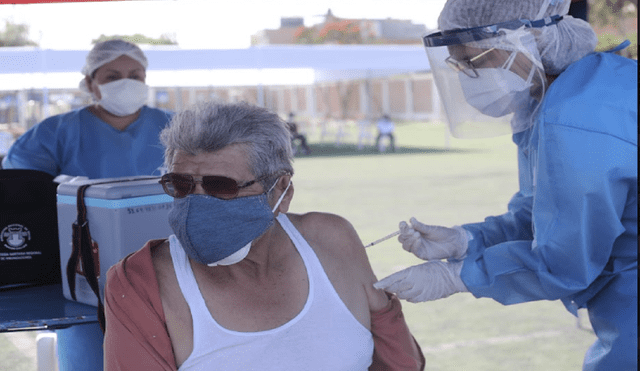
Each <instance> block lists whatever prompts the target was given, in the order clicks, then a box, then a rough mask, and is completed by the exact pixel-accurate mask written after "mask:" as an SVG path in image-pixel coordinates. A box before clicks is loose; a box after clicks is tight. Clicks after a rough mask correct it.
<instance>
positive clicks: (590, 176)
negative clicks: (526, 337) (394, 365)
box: [376, 0, 638, 370]
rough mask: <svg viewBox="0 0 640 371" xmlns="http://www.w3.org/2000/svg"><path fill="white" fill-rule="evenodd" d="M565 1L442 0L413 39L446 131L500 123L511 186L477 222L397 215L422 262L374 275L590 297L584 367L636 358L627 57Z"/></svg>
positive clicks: (632, 97)
mask: <svg viewBox="0 0 640 371" xmlns="http://www.w3.org/2000/svg"><path fill="white" fill-rule="evenodd" d="M569 5H570V0H564V1H562V0H561V1H558V0H517V1H516V0H449V1H448V2H447V3H446V4H445V6H444V9H443V10H442V13H441V14H440V17H439V19H438V23H439V28H440V29H441V30H443V31H442V32H437V33H434V34H431V35H428V36H426V37H425V38H424V43H425V46H426V50H427V55H428V57H429V61H430V64H431V67H432V69H433V71H434V76H435V80H436V84H437V87H438V90H439V93H440V95H441V97H442V99H443V102H444V105H445V108H446V110H447V117H448V121H449V126H450V129H451V132H452V134H453V135H454V136H456V137H481V136H492V135H496V134H501V133H505V131H507V132H511V133H512V134H513V141H514V142H515V143H516V145H517V147H518V165H519V166H518V167H519V184H520V189H519V191H518V192H517V193H516V194H515V195H514V196H513V197H512V199H511V200H510V202H509V205H508V211H507V212H506V213H505V214H503V215H499V216H491V217H488V218H486V219H485V220H484V222H480V223H475V224H466V225H463V226H456V227H453V228H446V227H440V226H431V225H424V224H422V223H420V222H418V221H417V220H416V219H415V218H412V219H411V222H410V225H408V224H406V223H404V222H401V223H400V229H401V234H400V236H399V241H400V242H401V243H402V247H403V248H404V249H405V250H407V251H410V252H412V253H414V254H415V255H416V256H418V257H420V258H422V259H423V260H430V261H429V262H427V263H423V264H420V265H416V266H413V267H409V268H407V269H405V270H402V271H400V272H396V273H394V274H392V275H391V276H389V277H387V278H385V279H383V280H381V281H380V282H378V283H376V287H378V288H385V289H386V290H387V291H391V292H395V293H396V294H397V295H398V296H399V297H400V298H402V299H406V300H409V301H411V302H422V301H427V300H436V299H439V298H444V297H447V296H449V295H451V294H454V293H457V292H465V291H470V292H471V293H472V294H473V295H474V296H476V297H489V298H493V299H495V300H497V301H498V302H500V303H503V304H505V305H506V304H515V303H520V302H526V301H532V300H557V299H561V300H562V302H563V303H564V305H565V306H566V308H567V309H568V310H569V311H571V312H572V313H574V314H576V310H577V309H578V308H587V309H588V312H589V319H590V321H591V324H592V326H593V329H594V331H595V334H596V335H597V337H598V339H597V341H596V342H595V343H594V344H593V345H592V346H591V347H590V349H589V350H588V351H587V353H586V356H585V359H584V365H583V369H584V370H636V369H637V350H638V333H637V331H638V323H637V318H638V317H637V316H638V307H637V300H638V288H637V282H638V183H637V179H638V175H637V163H638V158H637V157H638V146H637V139H638V119H637V117H638V116H637V114H638V113H637V105H638V102H637V99H638V92H637V88H638V71H637V61H635V60H631V59H627V58H624V57H621V56H618V55H616V54H614V53H612V52H605V53H594V49H595V45H596V41H597V39H596V35H595V33H594V32H593V30H592V29H591V27H590V26H589V24H588V23H586V22H584V21H582V20H579V19H576V18H573V17H571V16H567V15H566V14H567V11H568V9H569ZM563 15H564V17H562V16H563ZM619 48H620V47H619ZM443 259H448V260H447V261H444V260H443Z"/></svg>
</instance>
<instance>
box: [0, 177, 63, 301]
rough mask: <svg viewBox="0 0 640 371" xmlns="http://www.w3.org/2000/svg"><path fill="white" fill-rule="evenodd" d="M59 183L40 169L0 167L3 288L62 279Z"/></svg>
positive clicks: (0, 282) (0, 281) (0, 271)
mask: <svg viewBox="0 0 640 371" xmlns="http://www.w3.org/2000/svg"><path fill="white" fill-rule="evenodd" d="M56 186H57V184H56V183H55V182H54V181H53V176H51V175H49V174H47V173H44V172H42V171H37V170H19V169H7V170H0V289H7V288H14V287H23V286H35V285H53V284H60V283H61V282H62V279H61V274H60V247H59V246H60V245H59V240H58V214H57V209H56Z"/></svg>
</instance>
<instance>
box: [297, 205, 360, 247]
mask: <svg viewBox="0 0 640 371" xmlns="http://www.w3.org/2000/svg"><path fill="white" fill-rule="evenodd" d="M288 216H289V218H290V220H291V222H292V223H293V224H294V225H295V226H296V228H297V229H298V230H299V231H300V232H301V233H302V235H303V236H304V237H305V239H307V242H309V244H311V245H312V246H314V247H319V248H322V249H329V250H335V252H336V253H341V254H351V253H354V252H357V251H359V250H364V247H363V246H362V242H361V241H360V238H359V237H358V233H357V232H356V230H355V228H354V227H353V225H352V224H351V222H349V221H348V220H347V219H345V218H344V217H342V216H340V215H336V214H331V213H323V212H310V213H306V214H301V215H296V214H288Z"/></svg>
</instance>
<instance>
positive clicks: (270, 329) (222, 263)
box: [105, 103, 424, 371]
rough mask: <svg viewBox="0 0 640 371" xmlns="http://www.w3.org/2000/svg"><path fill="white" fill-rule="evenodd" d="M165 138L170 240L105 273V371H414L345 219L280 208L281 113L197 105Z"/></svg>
mask: <svg viewBox="0 0 640 371" xmlns="http://www.w3.org/2000/svg"><path fill="white" fill-rule="evenodd" d="M161 139H162V141H163V144H164V146H165V148H166V152H165V162H166V165H167V168H168V169H169V171H170V173H168V174H166V175H164V176H163V177H162V180H161V183H162V184H163V186H164V189H165V191H166V192H167V193H168V194H169V195H171V196H173V197H174V198H175V201H174V206H173V209H172V210H171V212H170V214H169V221H170V224H171V226H172V229H173V232H174V234H173V235H171V236H170V237H169V238H168V239H166V240H157V241H150V242H149V243H148V244H147V245H146V246H144V247H143V248H142V249H141V250H139V251H138V252H136V253H134V254H133V255H131V256H129V257H127V258H125V259H124V260H123V261H121V262H120V263H118V264H117V265H115V266H114V267H112V269H111V270H110V271H109V274H108V279H107V285H106V294H105V297H106V322H107V329H106V335H105V352H106V353H105V365H106V369H107V370H109V371H111V370H134V369H154V370H160V369H161V370H176V369H178V368H179V369H180V370H212V369H216V370H366V369H389V370H395V369H403V370H413V369H415V370H417V369H421V368H422V367H424V358H423V357H422V353H421V351H420V349H419V347H418V346H417V344H416V343H415V340H414V339H413V337H412V336H411V334H410V332H409V330H408V328H407V326H406V324H405V322H404V320H403V317H402V312H401V308H400V306H399V302H398V300H397V299H396V298H395V297H394V296H390V295H388V294H386V293H385V292H384V291H382V290H376V289H375V288H374V287H373V283H374V282H376V277H375V276H374V274H373V272H372V270H371V267H370V265H369V261H368V259H367V256H366V253H365V251H364V248H363V246H362V243H361V242H360V239H359V238H358V235H357V233H356V232H355V230H354V229H353V227H352V226H351V224H350V223H349V222H348V221H346V220H345V219H343V218H341V217H339V216H337V215H332V214H326V213H319V212H310V213H307V214H300V215H298V214H291V213H287V211H288V209H289V205H290V203H291V202H292V199H293V194H294V188H293V184H292V181H291V179H292V177H293V167H292V165H291V162H292V153H291V142H290V137H289V131H288V129H287V127H286V124H285V123H284V122H283V121H282V120H281V119H280V118H279V117H278V116H277V115H275V114H273V113H271V112H269V111H267V110H265V109H263V108H259V107H255V106H250V105H247V104H232V105H225V104H217V103H204V104H201V105H198V106H196V107H194V108H192V109H188V110H186V111H184V112H181V113H179V114H178V115H176V117H175V118H174V119H173V120H172V122H171V124H170V126H169V127H168V128H166V129H165V130H164V131H163V132H162V134H161Z"/></svg>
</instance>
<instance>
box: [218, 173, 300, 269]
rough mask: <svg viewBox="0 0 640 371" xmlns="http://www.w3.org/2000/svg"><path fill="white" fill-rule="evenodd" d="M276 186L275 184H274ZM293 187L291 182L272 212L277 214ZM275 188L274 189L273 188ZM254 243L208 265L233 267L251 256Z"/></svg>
mask: <svg viewBox="0 0 640 371" xmlns="http://www.w3.org/2000/svg"><path fill="white" fill-rule="evenodd" d="M274 186H275V184H274ZM290 186H291V181H289V184H288V185H287V188H286V189H285V190H284V192H282V195H280V198H279V199H278V202H276V206H274V207H273V209H272V210H271V212H275V211H276V209H277V208H278V206H280V203H281V202H282V199H283V198H284V196H285V195H286V194H287V191H288V190H289V187H290ZM272 188H273V187H272ZM252 243H253V241H250V242H249V243H248V244H246V245H244V247H243V248H241V249H240V250H238V251H236V252H234V253H233V254H231V255H229V256H227V257H226V258H224V259H222V260H219V261H217V262H215V263H211V264H207V265H208V266H210V267H215V266H216V265H232V264H236V263H239V262H240V261H241V260H242V259H244V258H246V257H247V255H248V254H249V250H251V244H252Z"/></svg>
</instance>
